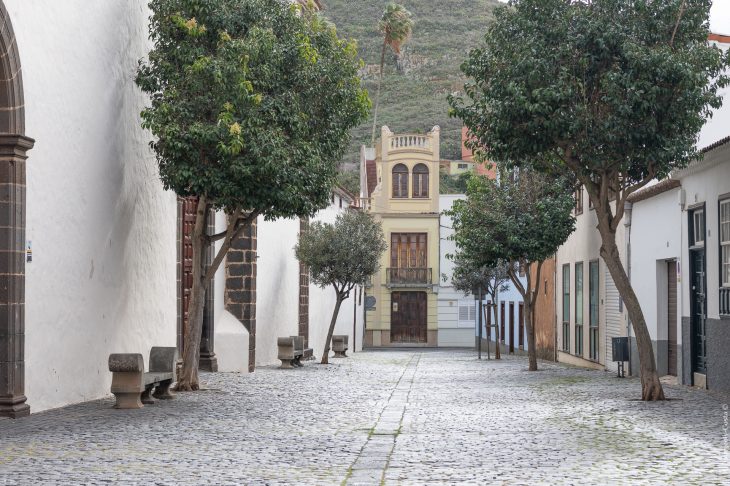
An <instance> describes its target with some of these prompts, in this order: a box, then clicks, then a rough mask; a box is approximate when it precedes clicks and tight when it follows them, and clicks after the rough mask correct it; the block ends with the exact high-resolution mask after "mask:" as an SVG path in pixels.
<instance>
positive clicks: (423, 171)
mask: <svg viewBox="0 0 730 486" xmlns="http://www.w3.org/2000/svg"><path fill="white" fill-rule="evenodd" d="M413 197H428V167H426V166H425V164H418V165H416V166H415V167H414V168H413Z"/></svg>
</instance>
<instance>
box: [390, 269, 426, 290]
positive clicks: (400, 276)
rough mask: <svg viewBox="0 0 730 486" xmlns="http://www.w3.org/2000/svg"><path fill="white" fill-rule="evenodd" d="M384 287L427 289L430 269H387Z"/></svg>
mask: <svg viewBox="0 0 730 486" xmlns="http://www.w3.org/2000/svg"><path fill="white" fill-rule="evenodd" d="M386 270H387V275H386V285H387V286H388V287H429V286H431V278H432V269H431V268H388V269H386Z"/></svg>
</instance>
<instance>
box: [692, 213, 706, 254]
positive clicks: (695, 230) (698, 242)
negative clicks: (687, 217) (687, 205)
mask: <svg viewBox="0 0 730 486" xmlns="http://www.w3.org/2000/svg"><path fill="white" fill-rule="evenodd" d="M704 220H705V210H704V209H695V210H694V211H693V212H692V239H693V240H694V241H693V242H692V243H693V245H694V246H702V245H704V244H705V225H704V224H703V223H704ZM700 227H701V228H700ZM700 230H701V231H700ZM700 237H701V238H702V239H699V238H700Z"/></svg>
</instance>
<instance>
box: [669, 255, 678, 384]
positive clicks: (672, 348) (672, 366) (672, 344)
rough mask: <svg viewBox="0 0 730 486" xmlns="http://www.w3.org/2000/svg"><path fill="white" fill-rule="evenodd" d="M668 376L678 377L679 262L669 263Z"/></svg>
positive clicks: (672, 261)
mask: <svg viewBox="0 0 730 486" xmlns="http://www.w3.org/2000/svg"><path fill="white" fill-rule="evenodd" d="M667 374H668V375H672V376H677V261H676V260H671V261H668V262H667Z"/></svg>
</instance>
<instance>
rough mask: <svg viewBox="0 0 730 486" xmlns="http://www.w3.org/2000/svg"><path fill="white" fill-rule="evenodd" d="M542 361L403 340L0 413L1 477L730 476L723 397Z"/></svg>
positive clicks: (567, 480) (678, 479) (366, 481)
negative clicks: (397, 345)
mask: <svg viewBox="0 0 730 486" xmlns="http://www.w3.org/2000/svg"><path fill="white" fill-rule="evenodd" d="M540 366H541V368H542V370H541V371H538V372H534V373H530V372H527V371H526V367H527V364H526V361H525V359H524V358H516V357H507V358H506V359H504V360H502V361H500V362H495V361H486V360H483V361H477V360H476V359H475V353H474V352H471V351H454V350H434V351H430V350H418V349H414V350H404V351H377V352H365V353H356V354H355V355H354V356H353V357H351V358H348V359H345V360H337V361H336V363H335V364H332V365H327V366H323V365H318V364H315V363H312V362H309V363H307V364H306V366H305V368H303V369H299V370H286V371H285V370H279V369H276V368H273V367H271V368H259V369H258V370H257V371H256V372H255V373H253V374H229V373H217V374H204V375H203V377H202V380H203V382H204V386H205V387H206V388H207V390H206V391H202V392H198V393H182V394H179V395H178V396H177V398H176V399H175V400H172V401H168V402H163V403H158V404H155V405H153V406H148V407H145V408H144V409H142V410H114V409H112V408H111V406H112V404H113V401H112V400H111V399H105V400H99V401H94V402H89V403H84V404H81V405H75V406H71V407H66V408H63V409H58V410H53V411H49V412H44V413H39V414H35V415H32V416H31V417H29V418H25V419H19V420H0V485H26V484H27V485H36V484H43V485H45V484H49V485H52V484H105V483H120V484H160V485H167V484H170V485H172V484H254V485H259V484H260V485H264V484H270V485H276V484H297V485H299V484H325V485H329V484H333V485H339V484H363V485H370V484H381V482H382V483H384V484H406V485H410V484H413V485H421V484H530V485H532V484H575V485H583V484H682V485H684V484H702V485H728V484H730V452H729V451H728V450H727V442H726V441H727V439H726V434H727V432H726V431H724V430H723V428H724V427H726V425H724V423H725V422H724V421H725V420H726V418H725V417H726V415H725V413H726V411H725V410H723V406H725V407H727V405H728V403H730V397H728V396H727V395H721V394H716V393H712V392H707V391H703V390H693V389H690V388H686V387H682V386H666V387H665V391H666V393H667V395H668V396H669V397H670V398H672V399H673V400H670V401H668V402H664V403H643V402H641V401H638V400H636V398H637V396H638V394H639V382H638V380H637V379H618V378H616V377H615V375H613V374H612V373H605V372H600V371H589V370H582V369H578V368H571V367H564V366H562V365H556V364H549V363H541V364H540ZM31 405H32V404H31Z"/></svg>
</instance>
